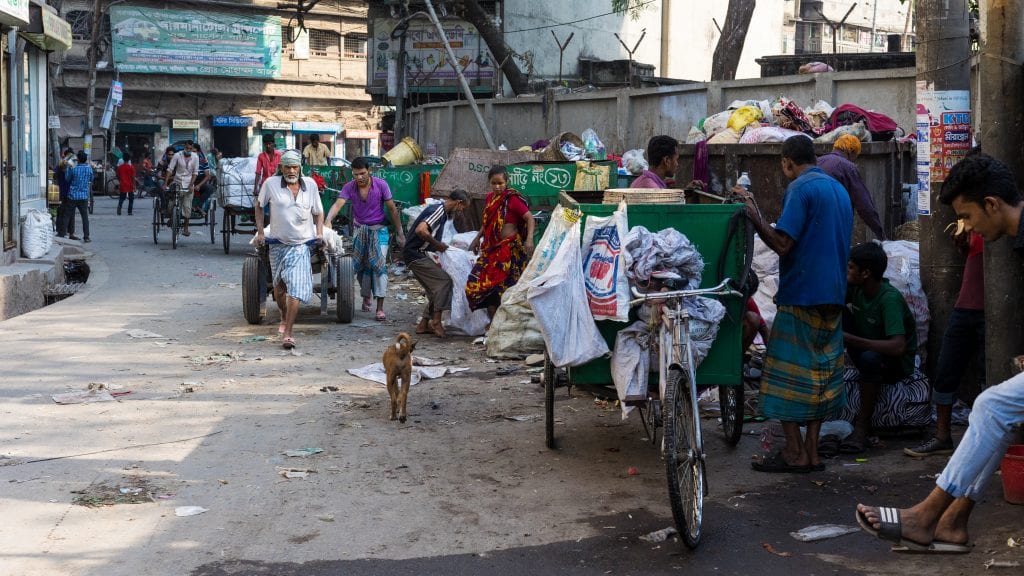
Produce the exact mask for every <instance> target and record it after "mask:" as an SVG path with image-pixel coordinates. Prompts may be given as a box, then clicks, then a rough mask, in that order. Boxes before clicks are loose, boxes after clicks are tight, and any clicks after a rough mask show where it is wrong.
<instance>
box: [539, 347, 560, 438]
mask: <svg viewBox="0 0 1024 576" xmlns="http://www.w3.org/2000/svg"><path fill="white" fill-rule="evenodd" d="M542 378H543V380H544V443H545V444H547V447H548V448H549V449H551V450H554V449H555V448H556V445H555V384H556V380H555V379H556V378H557V376H556V375H555V365H554V364H552V363H551V359H550V358H548V353H547V351H546V350H545V351H544V374H543V376H542Z"/></svg>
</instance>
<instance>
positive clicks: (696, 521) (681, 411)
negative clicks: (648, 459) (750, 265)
mask: <svg viewBox="0 0 1024 576" xmlns="http://www.w3.org/2000/svg"><path fill="white" fill-rule="evenodd" d="M632 292H633V296H634V297H635V298H636V300H633V301H632V302H630V305H636V304H646V303H651V302H666V303H667V305H666V306H664V307H663V308H662V310H661V320H660V321H659V322H658V326H659V328H658V344H659V346H658V376H659V379H660V384H661V388H662V394H661V417H662V420H663V424H664V432H663V434H662V452H663V453H664V455H665V468H666V473H667V476H668V494H669V501H670V502H671V504H672V517H673V519H674V520H675V524H676V529H677V530H678V531H679V534H680V536H682V538H683V542H684V543H686V545H687V547H689V548H691V549H692V548H696V547H697V544H698V543H700V537H701V522H702V520H703V511H704V494H705V491H706V488H707V472H706V470H705V463H704V460H705V454H704V441H703V437H702V435H701V428H700V417H699V411H698V408H697V396H698V394H697V376H696V369H697V367H696V364H695V362H694V353H693V346H692V339H691V336H692V333H691V321H692V318H691V317H690V313H689V312H688V311H687V310H686V308H685V307H684V306H683V302H684V300H685V299H686V298H692V297H697V296H730V297H738V296H742V294H741V293H740V292H738V291H736V290H734V289H733V288H732V280H731V279H729V278H726V279H725V280H723V281H722V282H721V283H720V284H719V285H717V286H715V287H713V288H705V289H700V290H675V291H671V292H650V293H644V292H640V291H638V290H637V289H636V288H635V287H633V288H632Z"/></svg>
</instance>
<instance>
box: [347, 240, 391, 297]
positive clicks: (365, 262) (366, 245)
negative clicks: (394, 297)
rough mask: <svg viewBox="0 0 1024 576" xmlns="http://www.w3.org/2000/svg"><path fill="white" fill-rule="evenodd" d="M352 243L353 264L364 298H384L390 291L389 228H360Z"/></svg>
mask: <svg viewBox="0 0 1024 576" xmlns="http://www.w3.org/2000/svg"><path fill="white" fill-rule="evenodd" d="M355 236H356V237H355V241H354V242H353V243H352V264H353V268H354V269H355V272H356V277H357V278H359V291H360V293H361V295H362V297H363V298H370V297H371V296H372V297H374V298H384V297H385V296H387V291H388V245H389V244H390V242H391V236H390V235H389V234H388V228H387V226H384V225H382V224H378V225H376V226H359V227H358V228H356V234H355Z"/></svg>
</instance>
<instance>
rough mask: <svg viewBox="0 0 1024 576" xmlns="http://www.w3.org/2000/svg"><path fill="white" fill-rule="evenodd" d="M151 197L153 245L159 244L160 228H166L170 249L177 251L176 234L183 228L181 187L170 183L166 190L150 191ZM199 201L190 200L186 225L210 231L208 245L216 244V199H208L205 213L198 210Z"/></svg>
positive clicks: (163, 188) (175, 183) (161, 188)
mask: <svg viewBox="0 0 1024 576" xmlns="http://www.w3.org/2000/svg"><path fill="white" fill-rule="evenodd" d="M151 193H152V194H154V195H153V243H154V244H158V243H159V236H160V228H162V227H167V228H170V229H171V248H172V249H174V250H177V248H178V234H179V233H180V230H181V228H182V226H183V223H182V215H181V201H182V198H183V196H184V195H183V194H182V192H181V186H179V185H178V183H177V182H172V183H171V185H170V186H167V187H166V188H165V187H163V186H160V187H159V188H158V189H154V190H153V191H151ZM200 208H201V207H200V205H199V199H198V198H193V199H192V212H191V215H190V216H189V220H188V223H189V225H190V226H206V227H208V228H209V230H210V244H213V243H214V242H216V236H215V230H214V228H215V225H216V222H217V218H216V216H215V213H216V210H217V200H216V198H210V206H209V209H208V210H207V211H206V212H203V211H202V210H200Z"/></svg>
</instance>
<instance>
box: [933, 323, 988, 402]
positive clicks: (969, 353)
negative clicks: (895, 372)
mask: <svg viewBox="0 0 1024 576" xmlns="http://www.w3.org/2000/svg"><path fill="white" fill-rule="evenodd" d="M979 350H981V351H982V353H984V351H985V311H984V310H966V309H964V308H954V309H953V313H952V314H950V315H949V324H947V325H946V333H945V334H943V335H942V348H941V349H940V350H939V359H938V361H937V362H936V364H935V379H934V380H932V402H934V403H936V404H939V405H942V406H952V405H953V396H954V393H955V392H956V389H957V388H958V387H959V386H960V381H961V380H963V377H964V372H966V371H967V366H968V365H969V364H970V363H971V359H972V358H974V355H975V354H976V353H977V352H978V351H979Z"/></svg>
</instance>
